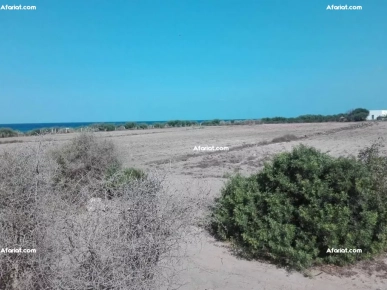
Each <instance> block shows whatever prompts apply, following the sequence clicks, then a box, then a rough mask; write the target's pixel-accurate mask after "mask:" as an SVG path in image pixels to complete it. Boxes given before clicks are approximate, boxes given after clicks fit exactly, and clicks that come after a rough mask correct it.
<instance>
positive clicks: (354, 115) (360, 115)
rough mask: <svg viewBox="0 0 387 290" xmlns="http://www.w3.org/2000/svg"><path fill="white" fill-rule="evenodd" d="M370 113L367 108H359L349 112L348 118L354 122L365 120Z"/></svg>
mask: <svg viewBox="0 0 387 290" xmlns="http://www.w3.org/2000/svg"><path fill="white" fill-rule="evenodd" d="M369 113H370V112H369V111H368V110H367V109H363V108H357V109H354V110H352V111H350V112H349V113H348V114H347V120H348V121H352V122H360V121H365V120H366V119H367V117H368V115H369Z"/></svg>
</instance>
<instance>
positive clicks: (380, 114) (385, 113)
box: [367, 110, 387, 121]
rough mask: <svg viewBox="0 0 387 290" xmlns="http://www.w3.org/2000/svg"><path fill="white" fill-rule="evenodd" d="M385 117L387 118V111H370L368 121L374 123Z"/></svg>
mask: <svg viewBox="0 0 387 290" xmlns="http://www.w3.org/2000/svg"><path fill="white" fill-rule="evenodd" d="M383 116H385V117H387V110H370V113H369V115H368V117H367V120H368V121H372V120H376V119H377V118H378V117H383Z"/></svg>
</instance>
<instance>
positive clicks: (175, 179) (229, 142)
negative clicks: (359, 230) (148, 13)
mask: <svg viewBox="0 0 387 290" xmlns="http://www.w3.org/2000/svg"><path fill="white" fill-rule="evenodd" d="M386 132H387V122H381V123H379V122H372V123H363V124H359V123H322V124H276V125H244V126H222V127H204V128H168V129H150V130H138V131H115V132H113V133H110V132H106V133H105V132H104V133H97V136H99V137H101V138H109V139H111V140H113V141H114V142H115V143H116V145H117V146H118V149H119V151H120V154H121V156H122V161H123V163H124V165H125V166H130V167H139V168H143V169H151V170H159V171H161V172H165V173H167V179H168V180H167V181H168V183H169V184H170V186H172V187H173V188H174V189H175V190H177V191H181V193H182V194H192V193H193V192H197V191H200V190H203V191H206V192H208V193H209V194H210V196H211V197H212V198H213V197H216V196H218V195H219V194H220V189H221V188H222V186H223V184H224V181H225V180H226V178H225V177H226V176H227V174H233V173H235V172H240V173H242V174H251V173H254V172H256V171H257V170H259V169H260V168H262V166H263V164H264V162H265V161H268V160H270V158H271V157H272V156H273V155H274V154H276V153H279V152H283V151H289V150H291V148H292V147H293V146H295V145H297V144H300V143H303V144H306V145H310V146H314V147H316V148H317V149H320V150H321V151H323V152H327V153H328V154H331V155H332V156H349V155H357V153H358V152H359V150H360V149H362V148H364V147H366V146H369V145H370V144H371V143H372V142H375V141H377V140H378V138H379V137H382V136H385V135H386ZM286 134H292V135H294V136H295V137H293V138H294V139H296V140H294V141H291V142H273V139H274V138H277V137H281V136H284V135H286ZM72 137H74V134H62V135H48V136H45V137H44V142H53V143H61V142H64V141H67V140H69V139H71V138H72ZM39 139H40V137H18V138H7V139H6V140H7V142H8V141H20V143H6V144H1V143H0V151H1V150H2V149H10V148H15V147H20V146H29V145H31V144H34V143H35V142H37V141H38V140H39ZM0 141H5V139H3V140H0ZM195 146H215V147H224V146H227V147H229V151H218V152H205V151H194V150H193V149H194V148H195ZM386 149H387V148H384V150H386ZM384 153H386V154H387V151H384ZM188 253H189V258H187V260H186V261H185V265H184V266H185V268H186V270H185V271H182V272H181V274H180V279H181V280H182V281H183V282H184V285H183V286H182V287H181V288H180V289H182V290H215V289H219V290H234V289H238V290H248V289H257V290H263V289H267V290H282V289H284V290H286V289H292V290H293V289H294V290H295V289H317V290H319V289H321V290H323V289H324V290H325V289H340V290H342V289H372V290H377V289H379V290H384V289H387V265H386V264H385V263H387V256H383V257H380V258H379V259H376V260H375V261H372V262H363V263H360V264H358V265H355V266H353V267H347V268H337V267H325V268H322V269H313V270H312V278H310V277H304V276H303V275H302V274H300V273H289V272H287V271H286V270H284V269H279V268H276V267H275V266H273V265H270V264H267V263H262V262H257V261H246V260H241V259H239V258H237V257H235V256H234V255H232V253H231V252H230V251H229V250H228V248H227V245H225V244H223V243H220V242H217V241H215V240H214V239H213V238H212V237H210V236H209V235H208V234H207V233H205V232H202V234H201V239H200V241H198V242H197V243H193V244H192V245H190V246H189V248H188Z"/></svg>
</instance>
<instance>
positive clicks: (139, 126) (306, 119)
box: [0, 108, 387, 138]
mask: <svg viewBox="0 0 387 290" xmlns="http://www.w3.org/2000/svg"><path fill="white" fill-rule="evenodd" d="M368 114H369V111H368V110H367V109H362V108H358V109H355V110H352V111H349V112H347V113H343V114H337V115H302V116H298V117H294V118H285V117H273V118H262V119H260V120H229V121H224V120H220V119H214V120H209V121H203V122H197V121H184V120H171V121H168V122H158V123H153V124H146V123H136V122H127V123H125V124H121V125H117V124H113V123H99V124H92V125H90V126H88V127H82V128H75V129H74V128H70V129H65V128H60V127H52V128H42V129H34V130H31V131H28V132H26V133H22V132H19V131H14V130H12V129H10V128H0V138H4V137H16V136H23V135H26V136H33V135H41V134H51V133H68V132H74V131H92V132H96V131H104V132H110V131H120V130H143V129H150V128H167V127H169V128H170V127H192V126H227V125H252V124H279V123H322V122H361V121H365V120H366V118H367V116H368ZM377 120H380V121H386V120H387V116H386V117H383V116H382V117H378V118H377Z"/></svg>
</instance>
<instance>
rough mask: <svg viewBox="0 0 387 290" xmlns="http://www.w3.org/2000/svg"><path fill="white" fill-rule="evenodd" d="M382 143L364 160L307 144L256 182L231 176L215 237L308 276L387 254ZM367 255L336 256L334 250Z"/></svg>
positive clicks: (215, 214)
mask: <svg viewBox="0 0 387 290" xmlns="http://www.w3.org/2000/svg"><path fill="white" fill-rule="evenodd" d="M381 146H382V145H381V143H379V144H374V145H372V146H371V147H369V148H367V149H365V150H363V151H361V152H360V154H359V155H358V157H357V158H355V157H351V158H344V157H340V158H334V157H331V156H329V155H327V154H325V153H322V152H320V151H318V150H316V149H314V148H311V147H306V146H304V145H299V146H298V147H295V148H294V149H293V151H291V152H287V153H281V154H279V155H277V156H275V157H274V159H273V160H272V161H271V162H269V163H266V164H265V166H264V168H263V170H262V171H261V172H259V173H257V174H253V175H251V176H248V177H243V176H241V175H237V176H234V177H232V178H230V180H229V181H228V183H227V185H226V186H225V187H224V188H223V191H222V194H221V197H220V198H218V199H217V200H216V204H215V206H214V207H213V210H212V217H211V218H212V222H211V224H212V226H211V231H212V232H213V234H214V235H215V236H217V237H218V238H220V239H221V240H227V241H231V242H232V244H233V246H234V247H235V249H236V250H237V252H239V253H240V254H241V255H242V256H244V257H247V258H254V259H266V260H269V261H271V262H274V263H276V264H278V265H281V266H286V267H289V268H293V269H298V270H305V269H306V268H308V267H310V266H315V265H321V264H336V265H346V264H352V263H354V262H356V261H359V260H363V259H368V258H371V257H375V256H377V255H379V254H382V253H384V252H385V251H386V250H387V157H385V156H383V155H382V154H381V153H380V148H381ZM331 248H335V249H345V248H347V249H362V253H361V254H352V253H347V254H332V253H329V251H328V249H331Z"/></svg>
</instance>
